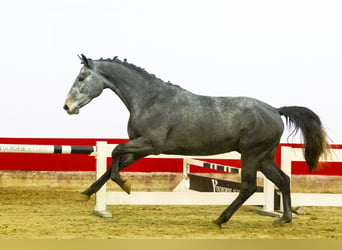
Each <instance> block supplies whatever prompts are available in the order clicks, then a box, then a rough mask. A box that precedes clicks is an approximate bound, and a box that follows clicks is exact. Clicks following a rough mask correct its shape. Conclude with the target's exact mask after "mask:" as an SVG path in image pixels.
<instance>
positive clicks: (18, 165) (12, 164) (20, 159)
mask: <svg viewBox="0 0 342 250" xmlns="http://www.w3.org/2000/svg"><path fill="white" fill-rule="evenodd" d="M96 141H107V142H108V143H112V144H119V143H123V142H125V141H127V139H104V138H96V139H95V138H94V139H74V138H0V144H37V145H72V146H93V145H95V144H96ZM282 145H286V144H282ZM294 146H296V147H301V146H302V145H300V144H296V145H294ZM332 147H334V148H341V149H342V145H333V146H332ZM279 151H280V150H278V152H277V156H276V161H277V163H279V162H280V152H279ZM110 161H111V159H110V158H109V159H108V164H110ZM207 161H209V162H210V161H211V162H215V163H219V164H220V163H221V164H227V165H230V166H237V167H240V161H239V160H207ZM182 168H183V166H182V160H181V159H155V158H152V159H151V158H150V159H141V160H139V161H138V162H136V163H134V164H132V165H131V166H129V167H127V168H125V170H124V171H130V172H182V171H183V169H182ZM0 170H28V171H29V170H38V171H95V158H94V157H92V156H88V155H62V154H26V153H25V154H23V153H21V154H19V153H0ZM191 171H192V172H210V170H208V169H205V168H200V167H192V170H191ZM292 173H293V174H320V175H342V163H339V162H334V163H323V164H322V167H321V168H320V169H319V170H315V171H313V172H310V171H309V170H308V168H307V166H306V164H305V163H303V162H294V163H293V165H292Z"/></svg>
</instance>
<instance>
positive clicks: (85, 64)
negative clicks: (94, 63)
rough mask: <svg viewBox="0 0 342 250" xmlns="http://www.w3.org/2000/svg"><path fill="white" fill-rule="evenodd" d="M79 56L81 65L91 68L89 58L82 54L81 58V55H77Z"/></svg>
mask: <svg viewBox="0 0 342 250" xmlns="http://www.w3.org/2000/svg"><path fill="white" fill-rule="evenodd" d="M77 56H78V58H79V59H80V60H81V63H82V64H84V66H86V67H89V68H90V63H89V60H88V58H87V57H86V56H85V55H83V54H81V56H80V55H77Z"/></svg>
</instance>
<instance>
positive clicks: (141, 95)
mask: <svg viewBox="0 0 342 250" xmlns="http://www.w3.org/2000/svg"><path fill="white" fill-rule="evenodd" d="M98 69H99V71H100V73H101V74H102V75H104V76H105V77H106V78H107V79H108V82H107V85H108V86H107V87H108V88H110V89H111V90H112V91H114V92H115V93H116V94H117V95H118V96H119V98H120V99H121V100H122V101H123V103H124V104H125V105H126V107H127V108H128V110H129V111H132V110H133V109H134V108H136V107H142V106H144V103H146V102H150V101H151V99H152V98H153V97H154V96H155V95H156V93H155V92H156V91H157V89H159V88H158V87H157V88H156V86H155V83H153V82H151V81H152V80H150V81H149V80H147V79H146V78H144V77H143V76H142V75H140V73H139V72H137V71H136V70H134V69H129V68H126V67H125V66H124V65H121V64H118V63H106V64H103V65H99V66H98Z"/></svg>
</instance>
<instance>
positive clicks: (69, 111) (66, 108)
mask: <svg viewBox="0 0 342 250" xmlns="http://www.w3.org/2000/svg"><path fill="white" fill-rule="evenodd" d="M63 109H64V110H65V111H66V112H67V113H68V114H69V115H73V114H78V113H79V109H77V108H70V106H69V105H68V104H64V106H63Z"/></svg>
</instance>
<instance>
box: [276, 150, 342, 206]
mask: <svg viewBox="0 0 342 250" xmlns="http://www.w3.org/2000/svg"><path fill="white" fill-rule="evenodd" d="M292 161H305V159H304V156H303V149H302V148H292V147H285V146H283V147H281V169H282V170H283V171H284V172H285V173H286V174H287V175H288V176H289V177H290V178H291V166H292ZM321 161H322V162H342V149H331V154H330V155H329V156H328V157H327V158H326V159H324V158H323V159H321ZM291 200H292V206H294V207H296V206H342V194H330V193H329V194H324V193H319V194H313V193H291Z"/></svg>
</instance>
